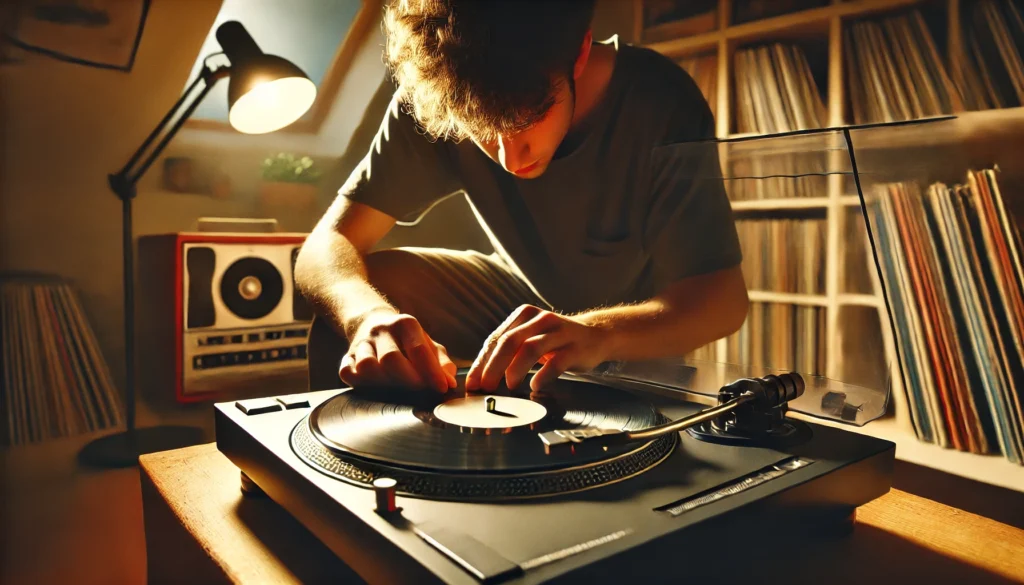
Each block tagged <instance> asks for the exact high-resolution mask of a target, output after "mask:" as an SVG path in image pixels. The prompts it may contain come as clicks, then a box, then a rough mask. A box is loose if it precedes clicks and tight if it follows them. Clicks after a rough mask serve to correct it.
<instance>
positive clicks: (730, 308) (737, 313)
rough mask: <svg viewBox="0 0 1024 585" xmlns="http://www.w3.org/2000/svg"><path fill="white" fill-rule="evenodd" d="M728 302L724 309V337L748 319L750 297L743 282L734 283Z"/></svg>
mask: <svg viewBox="0 0 1024 585" xmlns="http://www.w3.org/2000/svg"><path fill="white" fill-rule="evenodd" d="M728 299H729V300H728V302H727V303H726V307H725V309H724V310H723V327H724V329H725V333H724V334H723V335H722V336H723V337H728V336H729V335H732V334H733V333H736V332H737V331H739V330H740V328H741V327H743V324H744V323H745V322H746V321H747V315H748V314H749V313H750V297H749V296H748V295H747V287H746V285H744V284H743V283H742V282H740V283H739V284H738V285H733V287H732V290H731V291H730V293H729V295H728Z"/></svg>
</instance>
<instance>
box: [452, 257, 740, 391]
mask: <svg viewBox="0 0 1024 585" xmlns="http://www.w3.org/2000/svg"><path fill="white" fill-rule="evenodd" d="M748 304H749V300H748V297H747V288H746V284H745V283H744V281H743V273H742V271H741V270H740V268H739V267H734V268H728V269H724V270H719V271H716V272H713V273H709V274H704V275H699V276H693V277H689V278H684V279H682V280H679V281H677V282H675V283H673V284H672V285H670V286H668V287H666V289H665V290H663V291H662V292H661V293H659V294H658V295H657V296H655V297H654V298H652V299H650V300H648V301H645V302H643V303H638V304H635V305H626V306H619V307H610V308H604V309H596V310H593V311H588V312H585V313H581V314H577V315H571V316H568V315H559V314H556V313H552V312H550V311H546V310H543V309H540V308H538V307H533V306H523V307H520V308H519V309H517V310H516V311H515V312H514V313H513V314H512V315H511V316H510V317H509V319H508V320H506V322H505V323H503V324H502V326H501V327H499V328H498V329H497V330H496V331H495V332H494V334H493V335H492V336H491V337H490V338H489V339H488V341H487V344H486V345H485V346H484V348H483V349H482V350H481V352H480V355H479V356H477V360H476V361H475V362H474V364H473V367H472V368H470V371H469V374H468V376H467V378H466V387H467V388H471V389H475V388H478V387H482V388H485V389H493V388H494V387H496V385H497V384H498V382H499V381H500V380H501V379H502V378H505V380H506V383H507V384H508V385H509V386H510V387H514V386H516V385H518V384H519V383H520V382H521V381H522V380H523V379H524V378H525V377H526V375H527V373H528V372H529V371H530V369H531V368H533V367H534V366H535V365H536V364H537V363H543V364H544V365H543V366H542V367H541V369H540V370H539V371H538V372H537V375H536V376H534V378H533V381H532V382H531V384H532V387H533V388H534V389H535V390H537V389H539V388H541V387H542V386H544V384H546V383H548V382H550V381H551V380H553V379H555V378H557V377H558V376H559V375H561V374H562V373H564V372H565V371H568V370H572V371H583V372H585V371H588V370H590V369H591V368H593V367H594V366H596V365H598V364H599V363H601V362H604V361H608V360H624V361H625V360H644V359H656V358H662V357H670V356H681V355H684V354H686V353H688V352H690V351H692V350H694V349H696V348H698V347H700V346H702V345H705V344H707V343H710V342H712V341H715V340H717V339H720V338H722V337H725V336H727V335H729V334H731V333H733V332H735V331H736V330H738V329H739V328H740V326H742V324H743V322H744V320H745V319H746V316H747V307H748Z"/></svg>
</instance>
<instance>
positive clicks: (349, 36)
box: [186, 0, 382, 132]
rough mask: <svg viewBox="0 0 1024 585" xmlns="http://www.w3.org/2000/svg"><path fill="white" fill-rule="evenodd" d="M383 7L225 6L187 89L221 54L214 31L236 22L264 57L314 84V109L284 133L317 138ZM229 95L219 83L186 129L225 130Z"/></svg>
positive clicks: (269, 1)
mask: <svg viewBox="0 0 1024 585" xmlns="http://www.w3.org/2000/svg"><path fill="white" fill-rule="evenodd" d="M381 7H382V4H381V0H302V1H301V2H283V1H282V0H223V4H222V5H221V9H220V12H219V13H218V14H217V18H216V20H215V21H214V23H213V26H212V27H211V28H210V32H209V34H208V35H207V37H206V40H205V41H204V42H203V47H202V49H201V50H200V51H199V55H198V58H197V60H196V62H195V63H194V64H193V66H192V72H191V73H190V74H189V78H188V81H187V84H191V83H192V81H193V80H194V79H195V76H196V75H198V74H199V71H200V69H201V68H202V65H203V60H204V59H206V57H207V56H209V55H211V54H213V53H218V52H220V51H221V47H220V45H219V44H218V43H217V38H216V36H215V35H216V32H217V27H219V26H220V25H221V23H223V22H226V21H228V20H237V21H239V22H241V23H242V24H243V25H244V26H245V28H246V30H248V31H249V34H250V35H252V38H253V39H254V40H255V41H256V44H257V45H259V47H260V49H262V50H263V52H264V53H268V54H272V55H279V56H281V57H284V58H285V59H288V60H289V61H291V62H292V63H295V64H296V65H298V66H299V67H300V68H301V69H302V70H303V71H304V72H305V73H306V75H308V76H309V78H310V79H311V80H312V81H313V83H315V84H316V86H317V97H316V101H315V102H314V103H313V107H312V108H310V110H309V111H308V112H307V113H306V114H305V115H304V116H303V117H302V118H301V119H300V120H299V121H298V122H296V123H295V124H293V125H292V126H290V127H289V128H287V129H286V130H291V131H299V132H316V131H317V130H318V129H319V127H320V124H321V123H322V122H323V119H324V118H325V117H326V114H327V111H328V110H329V109H330V107H331V105H332V103H333V101H334V98H335V96H336V94H337V90H338V86H339V85H340V84H341V80H342V78H343V77H344V75H345V70H346V69H348V65H349V63H350V62H351V60H352V57H353V55H354V53H355V51H356V50H357V48H358V46H359V45H360V44H361V43H362V41H363V39H364V38H365V36H366V33H367V32H369V30H370V27H371V26H372V25H373V24H374V23H378V22H379V21H380V16H381ZM214 59H223V57H215V58H214ZM213 62H214V63H217V62H218V61H213ZM187 84H186V87H187ZM227 95H228V80H221V81H219V82H217V84H216V85H215V86H214V87H213V89H212V90H210V93H209V94H207V96H206V98H205V99H204V100H203V101H202V102H200V104H199V106H198V107H197V108H196V110H195V112H194V113H193V115H192V117H191V119H190V120H189V121H188V125H189V126H192V127H202V128H223V129H229V128H230V126H228V123H227V120H228V106H227V104H228V98H227Z"/></svg>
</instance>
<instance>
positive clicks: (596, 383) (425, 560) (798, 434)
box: [216, 124, 929, 585]
mask: <svg viewBox="0 0 1024 585" xmlns="http://www.w3.org/2000/svg"><path fill="white" fill-rule="evenodd" d="M920 126H921V128H920V130H918V132H919V133H924V134H925V135H927V133H928V131H929V128H927V127H925V126H927V124H921V125H920ZM900 128H911V130H905V132H911V134H910V136H911V137H913V136H915V134H914V133H913V131H912V130H913V127H912V125H904V126H900ZM871 132H872V129H870V128H864V129H851V128H843V129H829V130H823V131H820V132H797V133H792V134H789V135H781V136H775V137H756V138H736V139H729V140H724V141H707V142H698V143H686V144H679V145H669V146H666V147H664V148H658V149H655V152H653V153H652V155H653V157H654V158H657V159H660V160H659V161H658V162H659V164H661V165H666V168H673V165H675V168H678V169H680V172H696V173H698V175H697V176H694V177H692V178H693V180H694V184H695V186H694V188H695V189H697V188H700V187H701V186H700V185H697V183H698V182H701V181H708V182H709V185H708V186H709V188H714V185H711V184H710V183H714V182H720V181H728V182H729V183H728V185H727V187H728V188H729V189H730V190H734V189H740V190H741V191H743V192H746V193H747V195H749V197H748V198H759V197H761V196H764V197H765V198H767V197H768V196H769V195H770V194H771V193H772V192H773V191H777V190H780V189H782V187H786V188H788V187H793V189H795V192H799V193H805V194H806V193H808V192H812V191H813V192H815V193H817V192H818V191H819V190H820V189H823V188H824V187H826V186H827V187H828V188H829V189H830V193H832V194H838V193H839V192H840V191H842V193H843V194H845V193H848V192H853V191H855V192H857V193H858V194H859V198H860V202H861V209H860V211H861V212H862V213H863V212H864V209H865V207H864V205H865V198H864V194H863V192H862V189H861V184H860V178H861V177H860V175H859V174H858V171H857V164H856V160H855V158H854V153H853V149H852V136H853V135H854V134H856V135H857V137H858V140H860V139H861V138H862V137H863V139H864V140H865V143H870V144H875V143H877V146H878V148H877V152H874V157H873V158H872V157H870V156H865V157H864V158H862V159H861V160H862V161H866V162H867V163H868V164H869V165H870V164H872V161H875V165H876V167H879V168H881V167H884V161H885V160H890V159H892V157H891V152H890V150H887V149H890V147H891V146H892V145H893V144H896V142H894V140H893V134H892V133H893V129H892V128H884V129H880V130H879V134H878V135H877V136H876V135H874V134H871ZM900 136H905V134H900ZM916 136H918V137H920V134H917V135H916ZM869 138H870V139H871V140H870V141H869V140H868V139H869ZM872 141H873V142H872ZM861 150H862V152H861V153H858V154H871V149H868V150H869V152H866V153H865V152H863V150H864V149H861ZM723 157H724V158H723ZM719 160H723V161H724V162H725V163H726V164H725V165H724V166H722V167H721V168H720V165H718V164H714V165H709V166H707V168H697V167H698V166H700V165H695V162H694V161H698V162H699V161H715V162H716V163H717V162H718V161H719ZM879 161H882V162H879ZM797 163H799V164H797ZM700 173H706V175H705V176H700V175H699V174H700ZM723 173H726V174H725V175H723ZM894 176H896V175H895V174H894V173H888V174H878V176H876V178H875V179H876V180H881V179H885V180H892V179H893V177H894ZM826 177H827V178H829V179H836V180H834V181H832V180H828V181H826V180H824V178H826ZM786 181H789V182H791V183H793V184H791V185H781V186H780V182H782V183H785V182H786ZM833 187H834V188H835V189H834V193H833ZM846 189H849V191H847V190H846ZM766 193H767V194H768V195H766ZM831 196H832V195H830V197H831ZM830 201H833V200H831V199H830ZM834 201H839V200H838V199H835V200H834ZM829 205H831V203H830V204H829ZM829 213H831V212H829ZM867 225H868V228H869V230H870V229H871V224H870V223H868V224H867ZM868 235H869V236H871V232H870V231H869V232H868ZM869 240H871V238H870V237H869ZM870 243H871V246H872V253H874V255H875V258H874V267H873V268H874V269H875V271H876V272H877V273H878V274H877V275H878V276H879V279H880V280H879V281H880V282H886V281H885V280H884V279H883V278H882V277H883V276H885V275H883V274H881V270H880V268H879V264H878V254H879V253H878V252H877V250H875V249H874V241H873V240H871V242H870ZM791 252H794V253H793V254H791V255H789V256H786V257H790V256H795V255H796V254H795V251H791ZM757 253H758V254H760V251H757ZM815 276H816V275H814V274H812V275H811V277H810V278H811V279H812V280H813V278H814V277H815ZM828 288H829V292H828V294H829V295H831V296H830V297H829V298H834V297H835V295H836V294H837V290H836V286H835V283H834V282H833V283H831V284H829V285H828ZM886 290H887V289H883V290H882V293H883V294H885V293H886ZM792 296H794V297H795V296H799V295H792ZM786 298H789V296H787V297H786ZM885 298H886V303H888V299H887V297H885ZM817 302H818V301H817V299H813V302H811V304H814V303H817ZM830 302H831V301H830ZM837 306H838V305H837ZM832 309H834V307H832V308H830V309H829V310H832ZM886 310H887V311H888V312H889V315H885V313H882V315H883V316H886V317H888V318H887V319H885V320H884V321H885V322H887V323H885V324H882V325H880V327H885V325H886V324H887V325H888V326H889V327H890V328H894V327H895V324H894V323H895V321H894V319H893V318H892V311H891V310H890V309H889V308H888V305H887V304H886ZM752 315H753V313H752ZM762 316H763V315H762ZM753 321H754V320H753V319H751V320H748V325H750V324H751V323H752V322H753ZM826 321H827V327H825V326H821V327H820V329H821V330H822V331H823V332H824V335H825V336H827V338H824V339H822V340H819V341H810V342H807V341H803V340H804V339H805V337H804V336H803V334H806V333H807V332H808V330H811V331H810V334H811V335H810V338H811V339H812V340H813V339H814V335H815V334H816V332H817V331H818V330H819V324H817V323H816V322H815V321H813V320H811V319H806V320H804V321H802V322H801V321H800V320H799V319H794V320H793V322H786V323H782V324H780V323H779V322H778V321H777V320H774V319H773V320H771V321H769V320H768V319H767V318H763V319H760V318H759V320H757V322H756V323H755V325H757V324H759V326H760V329H759V330H758V333H759V334H762V335H764V334H767V333H770V334H774V335H777V336H778V337H779V339H770V340H766V339H767V338H768V337H769V336H768V335H765V339H762V340H761V341H759V342H758V343H757V344H750V343H749V342H750V341H751V339H752V338H753V335H754V334H753V333H752V329H753V328H754V325H751V326H750V327H749V328H747V329H745V330H744V331H742V332H741V335H740V337H739V341H738V342H737V343H736V345H735V346H734V345H733V341H735V340H734V339H729V340H720V341H721V343H719V344H718V346H717V349H716V352H717V353H716V355H717V357H716V360H717V361H698V360H692V359H688V358H687V359H684V358H678V359H668V360H659V361H653V362H637V363H608V364H603V365H602V366H601V367H599V368H598V369H596V370H595V371H592V372H587V373H583V374H576V375H566V376H563V377H562V378H560V379H559V380H557V381H556V382H555V383H554V384H553V385H552V386H550V387H549V388H545V389H544V390H543V391H542V392H538V393H531V392H529V390H528V381H527V382H524V385H523V386H522V387H520V388H503V389H500V390H499V391H498V392H496V393H493V394H474V393H467V392H465V391H464V390H460V389H458V388H457V389H455V390H453V391H450V392H449V393H448V394H446V395H443V396H442V395H427V394H424V393H420V394H416V393H408V392H400V391H390V390H383V389H381V390H377V391H370V390H366V389H346V388H340V389H331V390H321V391H317V392H310V393H306V394H301V395H297V396H281V397H278V398H269V399H263V400H257V401H241V402H237V403H236V402H229V403H222V404H218V405H217V407H216V433H217V445H218V448H219V449H220V451H221V452H223V453H224V454H225V455H226V456H227V457H228V458H229V459H230V460H231V461H232V462H234V463H235V465H237V466H238V467H239V468H240V469H241V471H242V472H243V478H242V479H243V485H245V486H247V489H251V490H258V491H262V492H265V493H266V495H268V496H269V497H270V498H272V499H273V500H274V501H276V502H277V503H279V504H281V505H282V506H283V507H284V508H285V509H286V510H288V512H289V513H291V514H292V515H293V516H294V517H295V518H297V519H298V520H299V521H300V522H301V523H302V524H303V525H305V526H306V527H307V528H308V529H309V530H310V532H312V533H313V534H314V535H315V536H316V537H317V538H319V539H320V540H321V541H323V542H324V543H325V544H326V546H327V547H329V548H330V549H331V550H332V551H333V552H334V553H336V554H337V555H338V556H339V557H340V558H341V559H343V560H344V561H345V563H347V564H348V565H349V566H351V567H352V568H353V569H354V570H355V571H357V572H358V573H359V574H360V575H361V576H362V577H363V578H364V579H366V580H367V581H368V582H372V583H405V582H408V583H455V584H465V585H473V584H478V583H515V584H526V583H555V582H558V583H562V582H580V581H597V582H627V583H638V582H650V581H657V582H665V581H668V582H684V581H686V580H687V579H688V578H694V575H695V568H703V571H701V572H702V573H705V574H706V573H708V572H710V573H712V576H713V577H718V578H721V576H722V575H721V574H718V575H714V573H715V572H716V571H727V570H730V569H731V568H732V567H734V566H737V565H744V564H749V563H751V562H752V561H751V559H752V558H753V557H754V556H759V557H761V558H765V557H774V558H776V559H779V560H781V562H783V563H785V562H786V561H787V560H788V559H789V558H790V557H789V555H790V553H791V552H792V550H791V546H793V542H794V541H793V540H791V537H792V538H797V537H801V538H802V537H806V536H807V535H812V537H813V538H820V537H822V536H823V535H824V536H833V535H835V534H842V533H843V530H849V529H850V528H852V517H853V514H854V511H855V510H856V508H857V507H859V506H861V505H863V504H866V503H868V502H869V501H871V500H873V499H875V498H878V497H879V496H882V495H883V494H885V493H886V492H887V491H888V490H889V488H890V487H891V481H892V470H893V463H894V456H895V445H894V444H893V443H891V442H889V441H885V440H880V439H877V438H874V437H871V436H869V435H866V434H862V433H858V432H853V431H850V430H847V429H844V428H842V426H843V425H853V426H860V425H864V424H866V423H869V422H871V421H873V420H875V419H877V418H879V417H882V416H884V415H885V414H886V413H887V411H888V406H889V398H890V383H892V382H893V381H894V380H893V376H903V375H904V374H903V368H904V367H905V365H904V364H903V363H902V361H901V356H903V355H904V354H903V353H902V352H900V351H899V349H900V348H899V347H898V346H897V347H896V348H895V349H896V351H894V352H892V353H891V354H889V353H887V354H886V355H885V356H884V359H882V360H877V361H873V362H870V363H874V364H875V365H876V366H878V367H877V369H875V371H868V370H870V369H871V368H870V367H867V366H866V365H865V364H867V363H869V362H866V361H858V360H855V359H852V358H853V357H854V356H850V357H851V359H850V360H848V362H847V364H848V366H849V369H840V368H836V367H834V366H835V363H833V362H829V363H828V364H826V365H825V366H824V367H822V368H819V367H818V366H817V365H815V366H812V367H811V368H810V369H807V373H806V374H803V373H797V372H790V371H786V370H782V371H779V370H773V369H770V368H767V367H762V366H760V365H756V366H755V365H752V364H762V363H768V362H771V361H772V360H773V359H779V358H778V356H776V355H775V351H774V350H775V348H776V347H779V346H786V345H787V344H789V345H791V346H796V347H797V352H796V353H803V354H804V358H806V357H807V355H810V361H811V362H813V361H814V360H815V359H816V358H815V356H814V355H813V354H814V352H815V351H817V350H819V348H820V347H821V346H823V345H827V350H828V351H827V355H829V356H833V357H836V358H838V357H845V353H846V352H847V350H848V349H849V346H850V345H851V343H852V342H850V340H849V339H845V338H843V336H842V334H841V332H840V331H839V330H838V326H837V324H838V320H837V319H833V318H832V317H831V316H829V317H828V319H827V320H826ZM798 323H799V324H800V326H797V324H798ZM787 326H788V327H787ZM890 333H893V335H892V336H891V339H893V340H895V341H898V340H899V339H900V337H899V336H898V335H895V333H894V332H893V331H891V332H890ZM744 335H746V337H743V336H744ZM797 336H799V337H798V338H797ZM794 338H797V339H794ZM790 342H792V343H790ZM740 343H744V344H748V345H747V346H744V347H740V351H738V352H737V351H734V350H736V348H737V347H738V346H740ZM753 345H756V346H757V347H759V348H760V351H761V352H762V354H761V355H762V357H763V355H764V353H765V351H766V350H767V349H768V347H767V346H769V345H771V346H772V354H771V355H770V356H769V357H770V358H771V359H767V360H766V359H762V357H757V358H751V355H752V354H754V353H755V350H754V349H751V347H750V346H753ZM729 352H732V354H736V353H738V354H739V357H738V358H736V359H732V358H730V359H723V356H727V355H730V353H729ZM726 361H729V362H739V363H738V365H729V364H726V363H720V362H726ZM838 361H842V360H838ZM882 361H884V362H885V363H880V362H882ZM802 363H808V362H807V361H805V362H802ZM795 369H797V370H799V369H800V368H795ZM821 370H824V371H825V372H831V373H833V376H834V377H835V378H840V377H846V378H847V379H848V380H852V379H853V376H856V378H857V380H858V381H861V384H862V385H852V384H847V383H844V382H842V381H839V380H837V379H827V378H823V377H819V376H816V375H811V372H817V371H821ZM837 372H838V373H837ZM897 383H899V382H898V381H897ZM460 388H461V386H460ZM257 486H258V487H257ZM755 573H756V571H755ZM697 580H698V581H700V582H704V581H705V580H704V579H697ZM708 580H709V581H710V580H714V579H708ZM754 580H755V581H762V580H774V579H761V578H760V577H756V576H755V577H754Z"/></svg>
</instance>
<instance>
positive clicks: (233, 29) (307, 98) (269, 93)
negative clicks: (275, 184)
mask: <svg viewBox="0 0 1024 585" xmlns="http://www.w3.org/2000/svg"><path fill="white" fill-rule="evenodd" d="M216 37H217V42H218V43H219V44H220V46H221V48H222V49H223V55H224V56H225V57H227V59H228V61H229V62H230V65H229V66H220V67H215V66H211V65H210V64H209V62H208V61H209V59H210V58H211V57H214V56H216V55H219V54H221V53H214V54H212V55H209V56H207V57H206V58H205V59H204V60H203V68H202V71H201V72H200V73H199V75H197V76H196V79H195V81H193V82H192V84H191V85H189V87H188V89H187V90H185V92H184V93H183V94H182V96H181V98H180V99H179V100H178V101H177V103H175V104H174V106H173V107H172V108H171V110H170V111H169V112H167V115H166V116H164V118H163V120H161V121H160V123H159V124H158V125H157V127H156V128H154V129H153V132H151V133H150V135H149V136H148V137H147V138H146V140H145V142H143V143H142V146H140V147H139V149H138V150H137V151H135V154H133V155H132V157H131V159H129V161H128V163H127V164H126V165H125V166H124V168H123V169H121V170H120V171H119V172H118V173H116V174H111V175H108V181H109V184H110V188H111V190H112V191H113V192H114V194H115V195H117V196H118V198H120V199H121V202H122V207H121V209H122V220H121V231H122V249H123V252H122V254H123V260H124V336H125V374H126V375H125V426H126V429H125V431H124V432H120V433H116V434H113V435H107V436H105V437H101V438H99V439H96V440H94V441H92V442H91V443H89V444H88V445H86V446H85V448H83V449H82V451H81V452H80V453H79V461H81V462H83V463H86V464H89V465H93V466H98V467H130V466H133V465H136V464H137V463H138V458H139V455H142V454H145V453H152V452H155V451H163V450H167V449H175V448H178V447H184V446H187V445H191V444H195V443H197V442H199V441H201V440H202V430H201V429H199V428H195V427H186V426H156V427H147V428H142V429H137V428H135V295H134V288H135V277H134V268H135V264H134V254H133V250H134V242H133V232H132V200H133V199H134V198H135V186H136V183H137V182H138V180H139V178H140V177H141V176H142V175H143V174H144V173H145V172H146V170H147V169H148V168H149V167H150V165H152V164H153V162H154V161H155V160H156V158H157V157H158V156H159V155H160V153H161V152H162V151H163V150H164V148H165V147H166V146H167V144H168V143H169V142H170V141H171V139H172V138H174V135H175V134H177V132H178V130H180V129H181V126H182V124H184V123H185V121H186V120H187V119H188V118H189V116H191V115H192V112H194V111H195V109H196V107H197V106H198V105H199V102H200V101H202V99H203V98H204V97H205V96H206V94H207V93H208V92H209V91H210V89H211V88H212V87H213V85H214V84H215V83H216V82H217V81H219V80H220V79H223V78H225V77H230V82H229V85H228V122H229V123H230V124H231V126H232V127H233V128H235V129H236V130H238V131H239V132H242V133H245V134H264V133H267V132H273V131H275V130H279V129H281V128H284V127H285V126H287V125H289V124H291V123H292V122H295V121H296V120H298V119H299V118H300V117H301V116H302V115H303V114H304V113H306V111H307V110H308V109H309V108H310V106H311V105H312V104H313V100H314V99H315V98H316V85H315V84H314V83H313V82H312V81H311V80H310V79H309V77H308V76H307V75H306V74H305V73H304V72H303V71H302V70H301V69H299V68H298V67H297V66H295V64H293V63H291V62H290V61H287V60H285V59H282V58H281V57H277V56H275V55H268V54H266V53H264V52H263V51H261V50H260V48H259V46H258V45H257V44H256V41H254V40H253V38H252V37H251V36H250V35H249V33H248V31H246V30H245V27H243V26H242V24H241V23H239V22H237V21H228V22H225V23H223V24H221V25H220V26H219V27H218V28H217V34H216ZM200 82H202V83H203V88H202V90H201V91H200V92H199V93H198V95H196V96H195V97H194V98H193V97H191V96H192V94H193V92H194V91H195V89H196V87H197V86H198V85H199V84H200ZM183 108H184V113H182V114H181V115H180V116H179V117H178V118H177V119H176V120H174V122H173V123H172V120H173V119H174V117H175V114H177V113H178V112H180V111H182V109H183ZM168 124H171V126H170V129H169V130H167V131H166V133H165V134H163V138H161V139H160V142H159V143H157V145H156V146H155V147H154V148H153V150H152V152H150V154H149V155H148V156H147V157H146V158H145V160H144V161H143V162H142V163H141V164H139V161H140V160H142V159H143V154H144V153H145V151H146V150H147V149H148V148H150V146H152V144H153V142H154V141H155V140H156V139H157V137H158V136H160V134H161V133H162V132H164V130H165V129H166V128H167V127H168Z"/></svg>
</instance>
